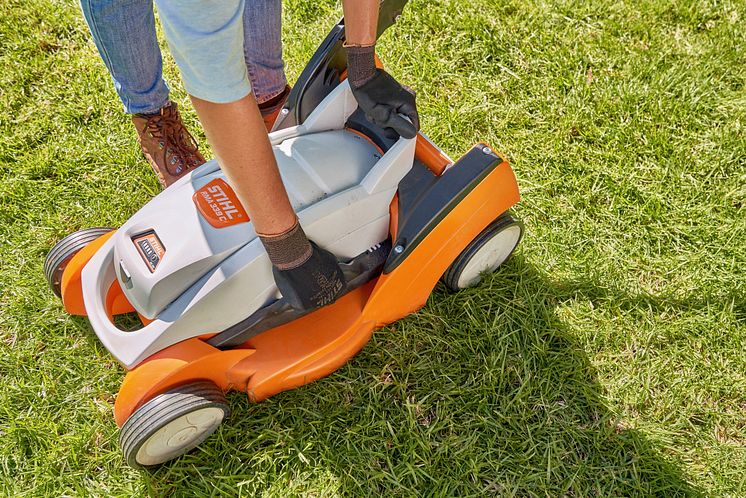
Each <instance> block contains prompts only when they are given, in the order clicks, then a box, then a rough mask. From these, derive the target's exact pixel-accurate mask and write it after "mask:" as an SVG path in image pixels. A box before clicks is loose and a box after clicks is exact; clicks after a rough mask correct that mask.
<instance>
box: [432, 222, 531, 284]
mask: <svg viewBox="0 0 746 498" xmlns="http://www.w3.org/2000/svg"><path fill="white" fill-rule="evenodd" d="M522 236H523V223H521V222H520V221H519V220H516V219H515V218H513V215H512V213H511V212H510V211H506V212H504V213H503V214H501V215H500V216H498V218H497V219H496V220H495V221H493V222H492V223H490V224H489V225H488V226H487V228H485V229H484V230H482V232H481V233H480V234H479V235H477V236H476V238H475V239H474V240H472V241H471V242H470V243H469V245H468V246H466V248H465V249H464V250H463V251H462V252H461V254H459V255H458V257H457V258H456V259H455V260H454V261H453V263H451V266H449V267H448V269H447V270H446V272H445V273H444V274H443V277H442V278H441V280H442V281H443V283H444V284H445V285H446V286H447V287H448V288H449V289H451V290H452V291H459V290H462V289H466V288H467V287H473V286H475V285H477V284H478V283H479V281H480V280H481V279H482V273H485V272H488V273H491V272H493V271H495V270H497V268H498V267H499V266H500V265H502V264H503V263H505V261H507V260H508V258H509V257H510V255H511V254H513V251H514V250H515V248H516V247H518V243H519V242H520V241H521V237H522Z"/></svg>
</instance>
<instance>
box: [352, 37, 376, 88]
mask: <svg viewBox="0 0 746 498" xmlns="http://www.w3.org/2000/svg"><path fill="white" fill-rule="evenodd" d="M345 48H346V50H347V79H348V81H349V82H350V86H352V87H353V88H360V87H361V86H363V85H364V84H366V83H367V82H369V81H370V80H371V79H373V76H375V75H376V46H375V45H371V46H370V47H352V46H350V47H345Z"/></svg>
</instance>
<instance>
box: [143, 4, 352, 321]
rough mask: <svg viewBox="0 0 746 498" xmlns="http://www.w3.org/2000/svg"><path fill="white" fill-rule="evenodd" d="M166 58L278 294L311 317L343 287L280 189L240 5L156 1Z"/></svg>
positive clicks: (333, 261) (332, 263) (327, 256)
mask: <svg viewBox="0 0 746 498" xmlns="http://www.w3.org/2000/svg"><path fill="white" fill-rule="evenodd" d="M157 4H158V9H159V14H160V18H161V23H162V25H163V30H164V33H165V34H166V39H167V40H168V43H169V46H170V47H171V53H172V54H173V56H174V59H175V60H176V63H177V64H178V66H179V68H180V69H181V73H182V78H183V79H184V87H185V88H186V89H187V91H188V92H189V94H190V96H191V97H192V102H193V104H194V108H195V110H196V111H197V114H198V115H199V117H200V120H201V121H202V126H203V127H204V129H205V133H206V134H207V138H208V140H209V141H210V144H211V145H212V148H213V150H214V151H215V155H216V156H217V158H218V162H219V163H220V165H221V168H222V169H223V171H224V172H225V174H226V176H227V178H228V181H229V183H230V185H231V186H232V187H233V189H234V190H235V192H236V194H237V196H238V198H239V200H240V201H241V204H243V206H244V207H245V208H246V210H247V211H248V213H249V216H250V217H251V221H252V223H253V225H254V229H255V231H256V233H257V234H258V235H259V237H260V239H261V240H262V243H263V244H264V247H265V248H266V250H267V254H268V255H269V259H270V261H271V262H272V265H273V274H274V277H275V282H276V283H277V286H278V288H279V289H280V292H281V293H282V295H283V297H285V298H286V299H287V300H288V301H289V302H290V303H291V304H292V305H293V306H295V307H297V308H300V309H313V308H316V307H319V306H324V305H326V304H329V303H331V302H333V301H334V299H336V298H337V296H338V295H339V294H340V293H341V292H342V290H343V287H344V276H343V275H342V272H341V270H340V268H339V265H338V264H337V261H336V258H335V257H334V256H333V255H332V254H331V253H329V252H327V251H324V250H323V249H320V248H319V247H317V246H315V245H312V244H311V243H310V242H309V240H308V239H307V238H306V236H305V234H304V233H303V229H302V228H301V227H300V225H299V224H298V219H297V217H296V215H295V212H294V211H293V208H292V206H291V205H290V201H289V199H288V196H287V192H286V191H285V187H284V185H283V183H282V179H281V177H280V173H279V170H278V168H277V161H276V160H275V156H274V153H273V151H272V147H271V145H270V143H269V139H268V137H267V134H266V132H265V129H264V122H263V120H262V116H261V114H260V112H259V108H258V105H257V102H256V99H255V98H254V95H253V94H252V91H251V85H250V83H249V77H248V73H247V69H246V63H245V60H244V54H243V45H244V33H243V20H242V17H243V10H244V0H233V1H229V0H158V1H157Z"/></svg>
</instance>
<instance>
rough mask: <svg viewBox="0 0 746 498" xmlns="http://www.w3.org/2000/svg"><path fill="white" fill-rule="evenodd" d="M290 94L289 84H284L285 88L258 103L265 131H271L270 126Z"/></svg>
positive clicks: (273, 123)
mask: <svg viewBox="0 0 746 498" xmlns="http://www.w3.org/2000/svg"><path fill="white" fill-rule="evenodd" d="M289 96H290V86H285V90H283V91H282V93H281V94H279V95H277V96H275V97H272V98H271V99H269V100H268V101H267V102H263V103H261V104H259V112H261V113H262V119H264V126H265V127H266V128H267V132H268V133H269V132H270V131H272V127H273V126H274V125H275V121H277V116H279V115H280V111H281V110H282V106H284V105H285V102H287V100H288V97H289Z"/></svg>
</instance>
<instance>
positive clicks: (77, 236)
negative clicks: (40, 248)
mask: <svg viewBox="0 0 746 498" xmlns="http://www.w3.org/2000/svg"><path fill="white" fill-rule="evenodd" d="M112 230H113V228H105V227H98V228H86V229H85V230H79V231H77V232H75V233H71V234H70V235H68V236H67V237H65V238H64V239H62V240H60V241H59V242H57V243H56V244H55V245H54V247H53V248H52V250H51V251H49V254H47V258H46V259H45V260H44V276H45V277H47V282H48V283H49V287H50V288H51V289H52V292H54V293H55V294H56V295H57V297H61V296H62V292H61V285H62V274H63V273H64V272H65V267H67V264H68V263H69V262H70V260H71V259H73V256H75V255H76V254H77V253H78V251H80V250H81V249H83V248H84V247H85V246H87V245H88V244H90V243H91V242H93V241H94V240H96V239H97V238H99V237H101V236H102V235H106V234H107V233H109V232H111V231H112Z"/></svg>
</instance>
